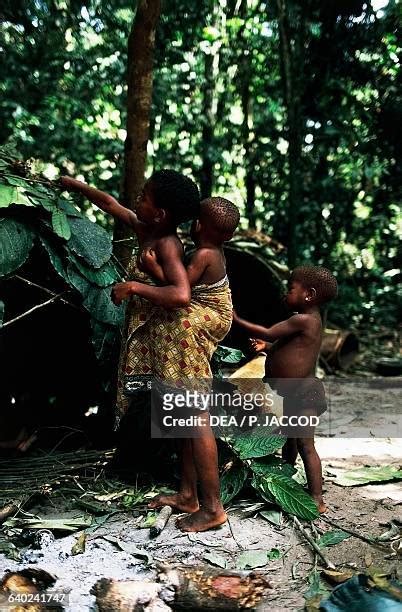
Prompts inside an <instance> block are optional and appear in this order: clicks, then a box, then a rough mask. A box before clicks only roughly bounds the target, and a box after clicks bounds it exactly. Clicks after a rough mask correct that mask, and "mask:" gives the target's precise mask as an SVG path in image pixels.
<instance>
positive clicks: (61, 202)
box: [57, 198, 82, 218]
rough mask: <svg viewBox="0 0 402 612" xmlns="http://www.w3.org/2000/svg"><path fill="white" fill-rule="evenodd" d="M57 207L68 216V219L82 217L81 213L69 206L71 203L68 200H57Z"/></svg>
mask: <svg viewBox="0 0 402 612" xmlns="http://www.w3.org/2000/svg"><path fill="white" fill-rule="evenodd" d="M57 206H58V207H59V208H60V209H61V210H64V212H65V213H67V214H68V215H70V217H80V218H81V217H82V213H81V212H80V211H79V210H77V209H76V208H75V206H73V205H72V204H71V202H69V201H68V200H65V199H64V198H59V199H58V201H57Z"/></svg>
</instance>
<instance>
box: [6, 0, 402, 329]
mask: <svg viewBox="0 0 402 612" xmlns="http://www.w3.org/2000/svg"><path fill="white" fill-rule="evenodd" d="M134 16H135V2H129V1H125V0H110V1H108V2H104V1H100V0H88V1H87V2H83V1H78V0H54V1H53V2H50V1H47V0H43V1H40V2H37V1H27V2H21V1H20V0H19V1H13V2H11V1H10V0H8V1H6V2H5V3H3V7H2V9H1V13H0V17H1V19H2V25H1V30H0V48H1V52H2V55H3V62H2V63H1V64H0V88H1V102H0V144H4V143H10V142H11V143H13V144H15V146H16V147H17V149H18V150H19V151H20V152H21V155H22V156H23V158H24V159H28V158H33V159H34V160H35V167H36V169H37V171H39V172H42V173H44V175H45V176H46V177H48V178H50V179H51V178H55V177H56V176H58V174H59V173H60V172H62V173H67V174H71V175H73V176H76V177H78V178H83V179H85V180H86V181H88V182H90V183H92V184H95V185H96V186H98V187H100V188H102V189H105V190H107V191H108V192H110V193H112V194H113V195H115V196H118V195H119V190H120V184H121V179H122V171H123V154H124V141H125V138H126V131H125V125H126V90H127V88H126V80H127V78H126V69H127V40H128V36H129V33H130V29H131V25H132V22H133V19H134ZM398 25H400V6H399V4H398V3H397V2H396V1H395V0H389V1H387V0H372V1H371V2H367V3H365V2H362V1H360V0H342V1H341V2H339V1H335V0H328V1H326V2H319V1H318V0H307V1H301V0H272V1H271V2H265V1H262V0H205V1H203V2H193V1H191V0H182V1H181V2H180V10H178V8H177V3H173V2H167V0H165V1H163V2H162V8H161V16H160V20H159V24H158V27H157V36H156V48H155V62H154V90H153V101H152V116H151V137H150V140H149V142H148V168H147V174H149V173H151V172H152V170H153V169H154V168H161V167H172V168H175V169H177V170H180V171H183V172H185V173H186V174H189V175H192V176H193V177H194V178H195V180H196V181H197V182H198V183H199V185H200V187H201V191H202V194H203V195H204V196H206V195H209V194H211V193H213V194H221V195H225V196H226V197H228V198H229V199H232V200H233V201H234V202H236V204H238V205H239V206H240V207H241V210H242V225H243V227H244V228H247V227H249V228H251V229H254V228H256V229H258V230H261V231H263V232H265V233H267V234H269V235H271V236H273V237H274V238H275V239H276V240H278V241H279V242H282V243H283V244H284V245H285V246H286V247H287V251H286V252H285V255H284V259H283V261H284V262H285V263H288V264H289V265H290V266H293V265H294V264H295V263H298V264H299V263H303V262H307V261H308V262H312V263H315V264H323V265H326V266H328V267H329V268H331V269H333V270H334V272H335V273H336V274H337V276H338V279H339V281H340V286H341V291H340V297H339V299H338V301H337V302H336V304H334V306H333V307H332V310H331V312H330V317H331V320H332V321H334V322H335V323H338V324H340V325H351V324H355V325H356V324H359V323H365V324H369V325H377V324H383V325H393V324H395V322H396V319H397V314H398V311H399V310H400V307H401V295H400V294H399V297H398V282H399V281H400V278H401V272H400V268H401V261H400V254H399V253H398V246H399V244H400V237H401V233H402V217H401V208H400V166H399V167H398V146H399V138H398V134H397V129H396V127H397V125H400V124H401V119H402V117H401V114H402V110H401V109H402V104H401V99H400V90H398V86H399V84H400V63H399V59H398V58H399V56H400V51H401V49H400V47H399V46H398V41H397V29H398ZM87 214H88V216H89V218H90V219H91V220H92V221H97V222H99V223H101V224H102V225H104V226H107V224H108V221H107V220H106V219H105V217H104V215H103V213H101V212H100V211H98V210H95V209H93V208H92V207H90V206H88V209H87Z"/></svg>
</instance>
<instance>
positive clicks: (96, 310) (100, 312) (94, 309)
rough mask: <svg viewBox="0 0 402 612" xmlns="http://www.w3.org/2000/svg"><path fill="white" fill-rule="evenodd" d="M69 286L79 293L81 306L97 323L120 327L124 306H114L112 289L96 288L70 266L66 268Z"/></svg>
mask: <svg viewBox="0 0 402 612" xmlns="http://www.w3.org/2000/svg"><path fill="white" fill-rule="evenodd" d="M68 277H69V279H70V282H71V284H72V285H73V286H74V287H75V288H76V289H77V290H78V291H79V292H80V293H81V295H82V297H83V305H84V306H85V308H86V309H87V310H88V311H89V312H90V314H91V316H92V317H93V318H94V319H96V320H97V321H102V322H103V323H108V324H109V325H121V324H122V323H123V320H124V311H125V305H124V304H122V305H121V306H115V305H114V304H113V302H112V300H111V291H112V287H111V286H109V287H97V286H94V285H92V284H91V283H90V282H89V281H88V280H87V279H86V278H84V277H83V276H82V275H81V274H79V273H78V272H77V271H76V269H75V267H74V266H73V265H72V264H69V266H68Z"/></svg>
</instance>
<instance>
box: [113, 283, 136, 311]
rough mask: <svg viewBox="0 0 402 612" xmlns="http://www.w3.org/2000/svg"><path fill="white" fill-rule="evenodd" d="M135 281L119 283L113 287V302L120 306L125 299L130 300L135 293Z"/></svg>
mask: <svg viewBox="0 0 402 612" xmlns="http://www.w3.org/2000/svg"><path fill="white" fill-rule="evenodd" d="M132 285H133V283H117V284H116V285H115V286H114V287H113V289H112V302H113V304H115V305H116V306H120V304H121V303H122V301H123V300H128V298H130V297H131V296H132V295H133V290H132Z"/></svg>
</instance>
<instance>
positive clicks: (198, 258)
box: [141, 249, 209, 287]
mask: <svg viewBox="0 0 402 612" xmlns="http://www.w3.org/2000/svg"><path fill="white" fill-rule="evenodd" d="M141 260H142V263H143V264H144V266H146V268H147V271H148V272H149V273H150V274H151V276H153V277H154V278H156V280H158V281H159V282H161V283H165V284H167V280H166V275H165V273H164V271H163V268H162V266H161V265H160V264H159V263H158V261H157V258H156V253H155V251H154V250H153V249H149V250H147V251H145V252H144V253H143V255H142V257H141ZM208 266H209V261H208V255H207V253H206V252H205V251H203V250H202V249H201V250H199V251H195V253H194V255H193V256H192V258H191V261H190V263H189V264H188V266H187V268H186V269H187V276H188V281H189V283H190V287H194V285H196V284H197V281H198V280H199V279H200V278H201V277H202V275H203V274H204V272H205V270H206V269H207V267H208Z"/></svg>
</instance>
